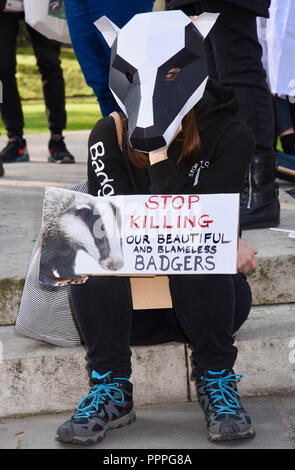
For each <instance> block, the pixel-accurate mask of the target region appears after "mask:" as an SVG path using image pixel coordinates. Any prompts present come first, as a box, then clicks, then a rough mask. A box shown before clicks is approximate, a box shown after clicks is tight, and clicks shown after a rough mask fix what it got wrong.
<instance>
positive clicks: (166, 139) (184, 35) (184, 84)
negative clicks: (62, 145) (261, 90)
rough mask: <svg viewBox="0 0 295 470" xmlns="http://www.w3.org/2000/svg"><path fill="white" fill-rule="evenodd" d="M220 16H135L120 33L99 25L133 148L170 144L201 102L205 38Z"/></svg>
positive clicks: (149, 149) (106, 21)
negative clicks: (193, 17)
mask: <svg viewBox="0 0 295 470" xmlns="http://www.w3.org/2000/svg"><path fill="white" fill-rule="evenodd" d="M217 17H218V14H216V13H203V14H202V15H200V16H198V17H197V18H196V19H195V20H191V19H190V18H189V17H188V16H187V15H185V14H184V13H183V12H182V11H180V10H175V11H161V12H152V13H142V14H138V15H135V16H134V17H133V18H132V19H131V20H130V21H129V22H128V23H127V24H126V25H125V26H124V27H123V28H122V29H119V28H118V27H117V26H116V25H115V24H114V23H112V22H111V21H110V20H109V19H108V18H107V17H106V16H103V17H101V18H100V19H99V20H97V21H96V22H95V25H96V27H97V28H98V29H99V31H100V32H101V33H102V35H103V36H104V38H105V40H106V41H107V43H108V45H109V47H111V65H110V76H109V87H110V89H111V91H112V93H113V95H114V98H115V99H116V101H117V103H118V105H119V106H120V108H121V109H122V111H123V112H124V114H125V115H126V116H127V117H128V129H129V136H130V145H131V147H132V148H134V149H136V150H139V151H142V152H153V151H155V150H158V149H160V148H163V147H166V146H167V145H169V143H170V142H171V139H172V138H173V136H174V134H175V132H176V130H177V129H178V127H179V125H180V123H181V121H182V119H183V117H184V116H185V115H186V114H187V113H188V111H190V110H191V109H192V108H193V107H194V106H195V105H196V103H197V102H198V101H199V100H200V99H201V98H202V96H203V93H204V90H205V86H206V82H207V80H208V72H207V66H206V56H205V49H204V38H205V37H206V36H207V34H208V33H209V31H210V30H211V28H212V26H213V25H214V23H215V21H216V19H217Z"/></svg>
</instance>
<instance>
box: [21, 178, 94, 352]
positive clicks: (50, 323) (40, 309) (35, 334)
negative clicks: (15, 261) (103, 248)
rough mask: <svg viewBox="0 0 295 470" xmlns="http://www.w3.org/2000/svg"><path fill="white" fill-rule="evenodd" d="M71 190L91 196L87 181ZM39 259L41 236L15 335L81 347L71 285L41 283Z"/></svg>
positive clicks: (27, 280)
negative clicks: (46, 284) (57, 285)
mask: <svg viewBox="0 0 295 470" xmlns="http://www.w3.org/2000/svg"><path fill="white" fill-rule="evenodd" d="M69 189H71V190H72V191H79V192H81V193H88V183H87V180H84V181H82V182H81V183H78V184H76V185H74V186H72V187H71V188H69ZM39 256H40V236H39V237H38V240H36V243H35V245H34V248H33V252H32V255H31V259H30V263H29V269H28V272H27V275H26V280H25V285H24V288H23V292H22V298H21V302H20V307H19V312H18V315H17V318H16V322H15V327H14V332H15V334H16V336H27V337H29V338H33V339H38V340H41V341H45V342H47V343H51V344H54V345H56V346H64V347H75V346H78V345H80V344H81V337H80V333H79V331H78V329H77V326H76V323H75V320H74V316H73V308H72V302H71V290H70V286H63V287H52V286H45V285H43V284H41V283H40V282H39Z"/></svg>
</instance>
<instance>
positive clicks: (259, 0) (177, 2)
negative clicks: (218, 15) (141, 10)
mask: <svg viewBox="0 0 295 470" xmlns="http://www.w3.org/2000/svg"><path fill="white" fill-rule="evenodd" d="M200 2H203V0H166V1H165V4H166V10H178V9H182V10H183V11H185V13H186V14H187V15H194V14H195V13H194V8H193V7H194V5H195V4H198V3H200ZM223 2H225V3H233V4H234V5H238V6H239V7H242V8H245V9H246V10H250V11H253V12H254V13H255V15H257V16H264V17H265V18H268V17H269V12H268V9H269V6H270V0H223ZM207 3H209V4H210V0H207ZM215 4H216V1H215ZM217 11H218V8H217Z"/></svg>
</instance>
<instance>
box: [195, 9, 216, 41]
mask: <svg viewBox="0 0 295 470" xmlns="http://www.w3.org/2000/svg"><path fill="white" fill-rule="evenodd" d="M219 15H220V13H202V14H201V15H199V16H198V17H197V18H196V19H195V20H193V23H194V25H195V27H196V28H197V29H198V31H200V33H201V34H202V36H203V37H204V38H205V37H206V36H207V34H208V33H209V32H210V30H211V28H212V27H213V26H214V24H215V22H216V20H217V18H218V16H219Z"/></svg>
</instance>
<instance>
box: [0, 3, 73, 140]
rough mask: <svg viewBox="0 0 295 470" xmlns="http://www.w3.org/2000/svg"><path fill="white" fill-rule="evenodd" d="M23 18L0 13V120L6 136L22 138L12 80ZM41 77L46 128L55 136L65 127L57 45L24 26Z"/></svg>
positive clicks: (18, 98)
mask: <svg viewBox="0 0 295 470" xmlns="http://www.w3.org/2000/svg"><path fill="white" fill-rule="evenodd" d="M22 18H23V15H21V14H17V13H3V12H1V13H0V80H1V81H2V85H3V104H2V107H1V108H2V109H1V114H2V120H3V123H4V125H5V128H6V130H7V134H8V136H9V137H12V136H14V135H19V136H22V134H23V127H24V117H23V112H22V107H21V100H20V96H19V92H18V88H17V82H16V78H15V73H16V38H17V35H18V27H19V21H20V19H22ZM26 27H27V29H28V31H29V34H30V37H31V40H32V45H33V49H34V53H35V56H36V59H37V65H38V67H39V71H40V73H41V77H42V86H43V94H44V100H45V105H46V115H47V119H48V127H49V129H50V130H51V131H52V133H59V132H61V131H62V130H63V129H65V127H66V110H65V84H64V79H63V74H62V69H61V67H60V60H59V54H60V43H58V42H56V41H52V40H50V39H47V38H46V37H45V36H43V35H42V34H40V33H38V32H37V31H36V30H34V29H33V28H31V27H30V26H29V25H26Z"/></svg>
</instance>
